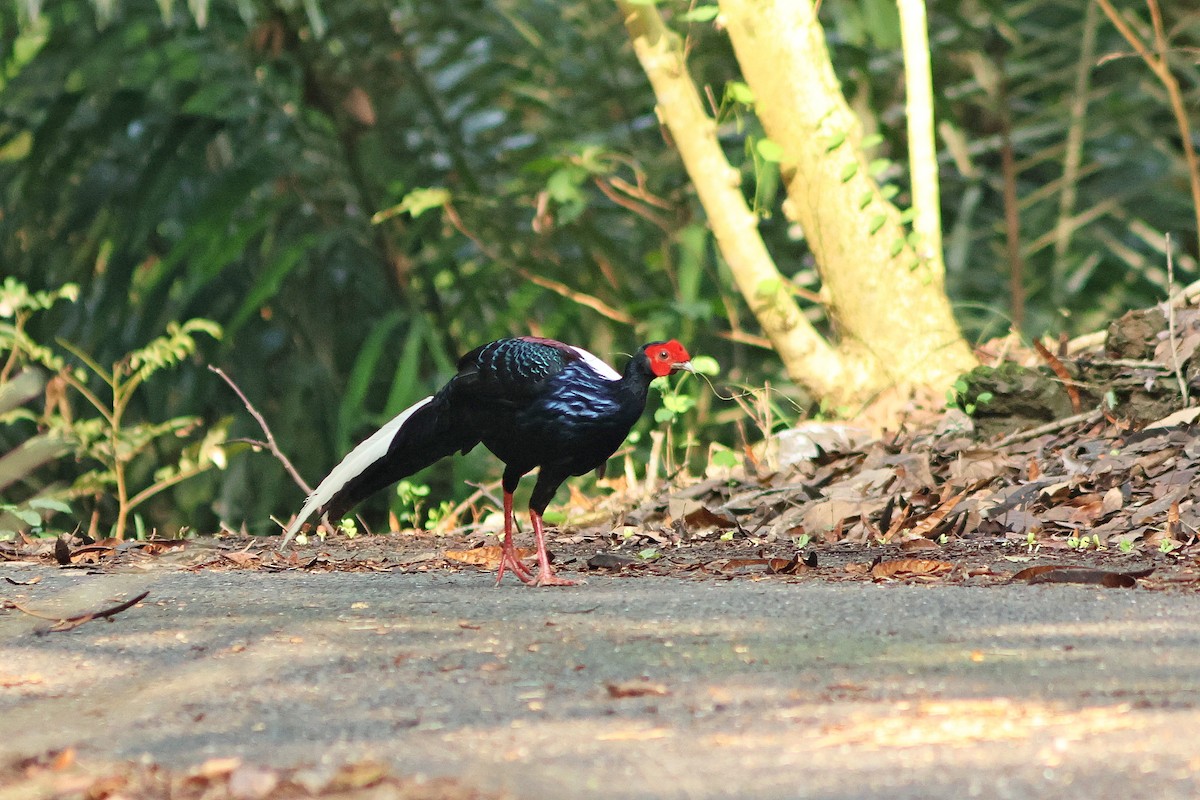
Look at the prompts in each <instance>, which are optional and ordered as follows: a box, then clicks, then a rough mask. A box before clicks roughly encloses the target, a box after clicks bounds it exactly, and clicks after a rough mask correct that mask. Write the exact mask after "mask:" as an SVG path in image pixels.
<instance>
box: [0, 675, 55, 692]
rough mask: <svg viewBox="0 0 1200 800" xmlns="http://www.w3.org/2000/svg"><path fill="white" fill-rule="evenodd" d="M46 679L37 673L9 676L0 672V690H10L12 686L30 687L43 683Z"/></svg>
mask: <svg viewBox="0 0 1200 800" xmlns="http://www.w3.org/2000/svg"><path fill="white" fill-rule="evenodd" d="M45 681H46V679H45V678H43V677H42V676H41V674H40V673H37V672H28V673H26V674H24V675H9V674H7V673H4V672H0V689H11V688H13V687H14V686H30V685H33V684H38V683H45Z"/></svg>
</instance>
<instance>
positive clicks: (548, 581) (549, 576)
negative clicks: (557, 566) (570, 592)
mask: <svg viewBox="0 0 1200 800" xmlns="http://www.w3.org/2000/svg"><path fill="white" fill-rule="evenodd" d="M575 584H576V581H573V580H569V579H567V578H560V577H558V576H557V575H555V574H554V573H553V572H548V571H546V570H543V571H542V572H539V573H538V576H537V578H536V579H534V581H533V585H534V586H574V585H575Z"/></svg>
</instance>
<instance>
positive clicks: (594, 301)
mask: <svg viewBox="0 0 1200 800" xmlns="http://www.w3.org/2000/svg"><path fill="white" fill-rule="evenodd" d="M442 210H443V211H444V212H445V213H446V219H447V220H449V222H450V224H451V225H453V226H454V229H455V230H457V231H458V232H459V233H461V234H462V235H463V236H466V237H467V238H468V239H470V240H471V241H472V242H473V243H474V244H475V246H476V247H478V248H479V251H480V252H481V253H483V254H484V255H485V256H487V257H488V258H490V259H492V260H493V261H495V262H497V263H500V264H505V265H508V266H509V268H510V269H512V270H513V271H514V272H516V273H517V274H518V275H520V276H521V277H522V278H524V279H525V280H527V281H529V282H530V283H534V284H537V285H538V286H541V287H542V288H543V289H549V290H550V291H552V292H555V293H556V294H558V295H561V296H562V297H565V298H567V299H568V300H571V301H572V302H575V303H578V304H579V305H581V306H586V307H587V308H590V309H592V310H593V311H595V312H596V313H598V314H600V315H602V316H605V317H608V318H609V319H611V320H613V321H614V322H620V323H623V324H625V325H635V324H637V319H636V318H634V317H632V316H630V315H629V314H626V313H625V312H624V311H620V310H618V309H615V308H613V307H612V306H610V305H609V304H608V303H605V302H604V301H603V300H601V299H600V298H598V297H595V296H593V295H590V294H585V293H584V292H578V291H576V290H574V289H572V288H571V287H570V286H567V285H566V284H565V283H560V282H559V281H556V280H551V279H550V278H544V277H542V276H541V275H536V274H534V273H532V272H530V271H529V270H527V269H525V268H524V267H518V266H516V265H513V264H511V262H509V261H508V259H505V258H503V257H502V256H501V255H500V254H499V253H497V252H496V250H495V248H493V247H489V246H488V245H487V244H485V243H484V242H483V240H482V239H480V238H479V237H478V236H476V235H475V234H474V233H473V232H472V231H471V230H470V229H469V228H468V227H467V225H466V223H465V222H463V218H462V217H461V216H459V213H458V210H457V209H456V208H455V207H454V204H453V203H446V204H444V205H443V206H442Z"/></svg>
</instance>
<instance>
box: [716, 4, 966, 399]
mask: <svg viewBox="0 0 1200 800" xmlns="http://www.w3.org/2000/svg"><path fill="white" fill-rule="evenodd" d="M720 7H721V13H722V15H723V16H724V17H725V22H726V25H727V26H728V30H729V36H730V39H731V40H732V42H733V46H734V51H735V52H736V54H737V57H738V63H739V64H740V65H741V67H742V72H743V74H744V75H745V77H746V82H747V83H748V84H749V85H750V88H751V89H752V90H753V91H754V95H755V97H756V98H757V104H756V109H755V110H756V112H757V114H758V117H759V119H760V120H761V121H762V123H763V127H764V128H765V129H766V131H767V134H768V135H769V136H770V137H771V139H773V140H774V141H775V142H776V143H777V144H779V145H780V146H781V147H782V148H783V152H784V157H783V163H782V169H783V177H784V180H785V181H786V185H787V193H788V199H787V200H786V201H784V205H783V210H784V213H785V214H786V215H787V216H788V218H789V219H791V220H792V221H794V222H796V223H798V224H799V225H800V226H801V228H802V229H803V230H804V232H805V235H806V237H807V239H808V245H809V247H810V248H811V249H812V252H813V255H814V256H815V257H816V260H817V263H818V264H819V265H820V271H821V278H822V281H823V282H824V284H825V289H826V290H827V293H828V297H829V308H830V312H831V313H832V315H833V316H834V318H835V319H836V320H837V321H838V323H839V326H840V327H839V330H840V331H841V335H842V348H844V349H847V350H850V351H854V350H857V349H860V348H861V349H862V350H865V351H867V352H868V353H870V354H873V355H874V357H875V360H876V361H877V363H878V365H879V368H880V372H881V373H882V375H883V376H885V378H884V380H883V381H882V382H881V383H882V384H883V386H877V387H871V388H884V387H885V386H888V385H915V386H928V385H949V384H950V383H951V382H952V381H953V380H954V379H955V378H956V377H957V376H958V375H959V374H961V373H962V372H964V371H965V370H968V369H970V368H971V367H972V366H973V365H974V358H973V356H972V355H971V351H970V348H969V347H968V346H967V344H966V342H965V341H964V340H963V338H962V334H961V332H960V331H959V329H958V325H957V323H956V322H955V321H954V315H953V314H952V312H951V310H950V303H949V300H948V299H947V297H946V293H945V286H944V267H943V264H942V254H941V250H940V249H938V250H937V251H936V252H934V251H933V250H932V249H925V248H922V250H921V251H918V250H916V249H914V247H913V245H912V242H911V241H910V240H909V237H908V232H907V231H906V230H905V226H904V224H903V222H902V220H901V215H900V212H899V210H897V209H896V207H895V206H893V205H892V204H891V202H889V201H888V200H887V199H885V198H884V197H883V196H882V195H881V194H880V192H879V187H878V185H877V184H876V183H875V181H874V179H873V178H872V177H871V176H870V175H869V172H868V162H867V159H866V156H865V155H864V153H863V152H862V148H861V146H860V142H861V135H860V129H859V123H858V119H857V118H856V117H855V116H854V114H853V113H852V112H851V111H850V107H849V106H848V105H847V103H846V100H845V97H844V96H843V94H842V90H841V85H840V83H839V82H838V80H837V77H836V76H835V75H834V73H833V65H832V63H831V62H830V59H829V51H828V50H827V49H826V46H825V32H824V30H823V29H822V28H821V26H820V24H819V23H818V22H817V19H816V14H815V12H814V9H813V5H812V3H811V2H810V0H721V2H720ZM864 388H866V387H864Z"/></svg>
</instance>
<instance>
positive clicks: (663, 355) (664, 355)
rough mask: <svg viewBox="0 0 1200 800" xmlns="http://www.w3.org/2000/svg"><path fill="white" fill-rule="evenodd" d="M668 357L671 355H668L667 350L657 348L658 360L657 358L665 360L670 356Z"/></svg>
mask: <svg viewBox="0 0 1200 800" xmlns="http://www.w3.org/2000/svg"><path fill="white" fill-rule="evenodd" d="M670 357H671V356H670V355H669V354H668V353H667V351H666V350H659V351H658V360H659V361H666V360H667V359H668V358H670Z"/></svg>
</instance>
